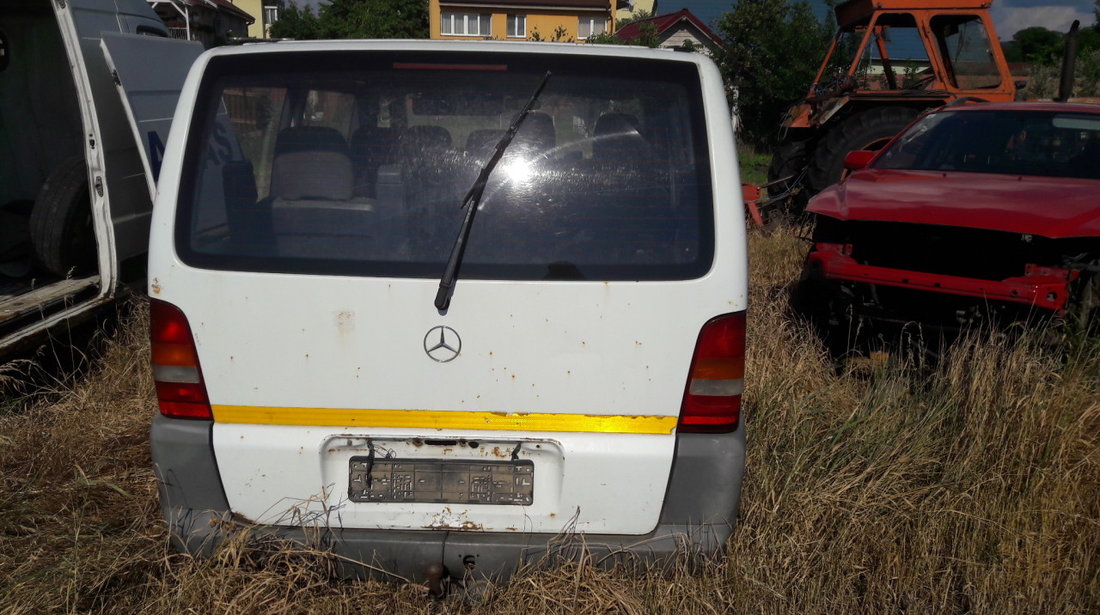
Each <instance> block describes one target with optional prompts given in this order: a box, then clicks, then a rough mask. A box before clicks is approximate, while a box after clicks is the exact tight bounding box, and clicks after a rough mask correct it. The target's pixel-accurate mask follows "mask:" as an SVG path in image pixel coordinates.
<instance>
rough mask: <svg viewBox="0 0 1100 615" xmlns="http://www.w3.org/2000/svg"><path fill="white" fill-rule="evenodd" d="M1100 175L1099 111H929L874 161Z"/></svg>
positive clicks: (886, 165)
mask: <svg viewBox="0 0 1100 615" xmlns="http://www.w3.org/2000/svg"><path fill="white" fill-rule="evenodd" d="M872 166H873V167H874V168H876V169H909V170H928V171H953V172H964V173H996V174H1003V175H1032V176H1040V177H1076V178H1082V179H1100V113H1095V114H1090V113H1071V112H1058V111H1047V110H1034V109H1032V110H1004V109H997V110H994V109H990V110H980V111H975V110H967V111H939V112H935V113H930V114H928V115H927V116H926V117H925V118H924V119H922V120H921V121H919V122H917V123H916V124H914V125H913V126H911V127H910V128H909V130H907V131H906V132H905V133H904V134H903V135H902V136H901V137H900V138H899V139H898V140H897V141H895V142H894V143H893V144H892V145H891V146H890V148H889V150H887V151H886V152H884V153H883V154H882V156H880V157H879V158H878V160H876V161H875V163H874V164H873V165H872Z"/></svg>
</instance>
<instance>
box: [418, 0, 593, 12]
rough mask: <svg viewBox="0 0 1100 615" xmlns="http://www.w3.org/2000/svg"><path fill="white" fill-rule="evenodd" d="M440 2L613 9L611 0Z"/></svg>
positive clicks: (443, 2) (445, 1)
mask: <svg viewBox="0 0 1100 615" xmlns="http://www.w3.org/2000/svg"><path fill="white" fill-rule="evenodd" d="M439 4H440V5H446V6H468V7H483V8H520V9H547V10H559V11H560V10H569V9H586V10H600V11H610V10H611V0H440V1H439Z"/></svg>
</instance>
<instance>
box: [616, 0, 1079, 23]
mask: <svg viewBox="0 0 1100 615" xmlns="http://www.w3.org/2000/svg"><path fill="white" fill-rule="evenodd" d="M1097 2H1100V0H1097ZM650 17H653V11H647V10H645V9H638V10H636V11H634V12H632V13H631V14H630V16H629V17H623V18H622V19H620V20H619V21H617V22H615V25H616V26H618V27H619V29H620V30H621V29H622V28H625V27H626V26H629V25H630V24H632V23H634V22H636V21H642V20H643V19H649V18H650Z"/></svg>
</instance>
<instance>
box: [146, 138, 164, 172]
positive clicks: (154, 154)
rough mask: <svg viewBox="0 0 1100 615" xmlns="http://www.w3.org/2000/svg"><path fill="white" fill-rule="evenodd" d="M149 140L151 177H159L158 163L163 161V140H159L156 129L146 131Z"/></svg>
mask: <svg viewBox="0 0 1100 615" xmlns="http://www.w3.org/2000/svg"><path fill="white" fill-rule="evenodd" d="M146 138H147V140H148V141H149V166H150V167H152V169H153V179H154V180H156V179H157V178H158V177H160V163H161V162H163V161H164V141H161V139H160V135H159V134H157V131H155V130H150V131H149V132H148V133H146Z"/></svg>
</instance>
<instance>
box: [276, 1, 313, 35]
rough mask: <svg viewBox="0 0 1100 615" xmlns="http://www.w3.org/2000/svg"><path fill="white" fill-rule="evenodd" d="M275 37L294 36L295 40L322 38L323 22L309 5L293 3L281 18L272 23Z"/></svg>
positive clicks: (284, 10) (282, 13) (281, 14)
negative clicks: (301, 5)
mask: <svg viewBox="0 0 1100 615" xmlns="http://www.w3.org/2000/svg"><path fill="white" fill-rule="evenodd" d="M271 36H272V37H273V38H292V39H295V40H313V39H318V38H321V23H320V22H319V21H318V19H317V16H316V15H314V14H313V10H312V9H310V8H309V7H308V6H306V7H304V8H302V7H299V6H298V5H297V4H294V3H291V4H290V5H289V6H287V7H286V8H285V9H283V11H282V12H281V13H280V15H279V20H278V21H276V22H275V23H273V24H271Z"/></svg>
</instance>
